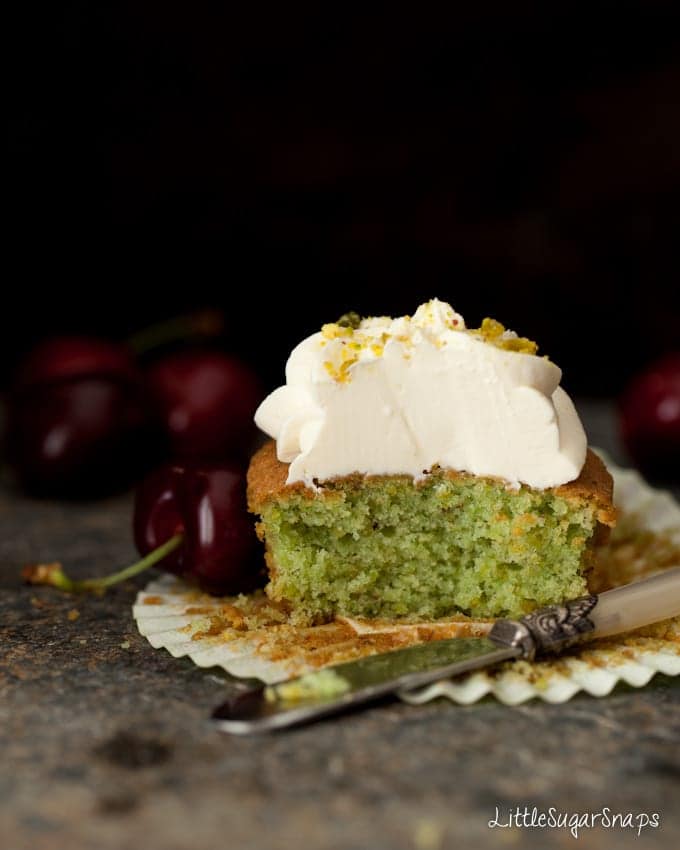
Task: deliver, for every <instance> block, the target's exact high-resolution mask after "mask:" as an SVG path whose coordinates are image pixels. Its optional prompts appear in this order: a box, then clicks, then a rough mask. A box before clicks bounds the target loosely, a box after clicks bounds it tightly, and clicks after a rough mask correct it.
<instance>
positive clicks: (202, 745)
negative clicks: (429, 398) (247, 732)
mask: <svg viewBox="0 0 680 850" xmlns="http://www.w3.org/2000/svg"><path fill="white" fill-rule="evenodd" d="M582 411H583V414H584V418H585V419H586V423H587V426H588V429H589V433H590V435H591V442H592V443H594V444H595V445H601V446H604V447H605V448H609V449H610V450H611V451H613V452H614V454H615V455H616V442H615V438H614V432H613V429H612V427H611V414H610V413H609V412H608V410H606V409H604V408H602V407H600V406H598V405H592V404H590V405H588V404H584V405H583V406H582ZM129 514H130V502H129V499H127V498H121V499H116V500H111V501H106V502H100V503H97V504H88V505H60V504H55V503H39V502H31V501H27V500H19V499H17V498H16V496H14V495H12V494H10V493H8V492H6V491H5V492H3V493H2V495H1V496H0V532H1V536H0V547H1V549H0V553H1V557H0V846H1V847H2V848H3V850H24V848H26V849H28V848H30V850H44V849H46V848H49V850H51V848H55V850H56V848H59V850H61V848H63V850H80V848H96V850H108V849H109V848H116V850H118V848H124V847H125V848H127V847H139V848H144V850H155V849H156V848H158V849H159V850H161V848H162V850H179V849H180V848H196V850H198V848H201V850H203V848H208V849H209V850H212V848H220V849H221V848H225V850H226V849H227V848H230V847H238V848H242V850H247V848H258V849H259V848H262V850H277V848H298V847H300V848H302V847H306V848H336V849H337V850H345V848H346V849H347V850H349V848H356V850H382V849H383V848H385V850H401V848H417V849H418V850H438V848H444V847H454V846H458V844H459V843H460V844H461V846H471V845H474V846H475V847H478V848H486V847H496V846H508V845H516V846H521V847H525V846H526V847H530V848H534V847H535V848H551V847H568V846H575V844H574V841H573V839H572V838H571V836H570V835H569V834H568V831H567V830H566V829H553V830H549V829H540V828H523V829H508V828H501V827H498V828H495V829H490V828H489V826H488V822H489V820H490V819H492V818H493V817H494V816H495V812H496V807H498V808H499V820H500V821H506V820H507V817H508V811H509V809H510V808H514V807H516V806H520V807H522V808H523V807H524V806H528V807H529V809H531V808H533V807H534V806H535V807H537V809H538V810H539V811H540V810H542V811H546V812H547V811H548V809H549V808H550V807H554V808H555V809H556V810H558V811H560V812H565V813H569V814H572V815H573V814H578V813H581V814H587V813H596V812H600V811H601V810H602V809H603V808H604V807H609V809H610V810H611V813H612V814H613V813H615V812H620V813H623V814H626V813H628V812H631V813H634V814H635V813H646V814H648V815H650V816H651V815H652V814H653V813H655V812H658V813H659V814H660V818H661V822H660V826H659V827H658V828H656V829H653V828H651V827H648V828H647V829H644V830H643V832H642V834H641V836H640V837H639V838H638V837H637V835H636V830H635V829H619V828H610V829H603V828H594V829H582V830H581V833H580V838H579V842H578V844H579V845H580V846H584V845H585V846H589V847H590V846H592V847H612V848H614V847H625V846H636V847H658V848H661V847H668V848H671V847H676V846H680V805H679V803H680V679H670V678H666V677H662V676H658V677H656V678H655V679H654V680H653V681H652V683H651V684H650V685H649V686H648V687H646V688H644V689H642V690H637V691H636V690H631V689H628V688H625V687H623V688H620V689H618V690H616V691H615V693H614V694H612V695H611V696H610V697H608V698H606V699H601V700H596V699H593V698H590V697H588V696H579V697H577V698H575V699H573V700H571V701H570V702H568V703H566V704H565V705H561V706H550V705H546V704H543V703H530V704H525V705H523V706H520V707H517V708H508V707H506V706H503V705H499V704H498V703H496V702H495V701H493V700H486V701H483V702H481V703H479V704H477V705H474V706H471V707H467V708H461V707H458V706H454V705H451V704H449V703H447V702H442V701H438V702H435V703H431V704H428V705H424V706H420V707H409V706H405V705H401V704H398V703H394V702H388V703H384V704H382V705H380V706H377V707H375V708H372V709H370V710H367V711H364V712H361V713H357V714H354V715H352V716H349V717H343V718H340V719H337V720H333V721H330V722H325V723H320V724H317V725H315V726H312V727H309V728H303V729H299V730H296V731H291V732H288V733H285V734H278V735H275V736H265V737H252V738H231V737H227V736H225V735H221V734H218V733H217V732H216V731H215V730H214V729H213V728H212V727H211V725H210V722H209V721H208V716H209V713H210V709H211V708H212V707H213V706H214V705H215V704H216V703H217V702H219V701H220V700H221V697H222V696H223V694H224V687H225V686H224V684H223V683H221V682H220V681H219V679H218V677H216V676H215V675H212V674H211V673H210V672H209V671H205V670H200V669H197V668H196V667H194V666H193V665H192V664H191V663H190V662H188V661H186V660H183V661H178V660H175V659H173V658H171V657H170V656H169V655H168V654H167V653H165V652H164V651H154V650H153V649H152V648H151V647H150V646H149V644H148V643H147V642H146V640H145V639H144V638H142V637H140V636H139V635H138V634H137V632H136V629H135V625H134V622H133V620H132V616H131V604H132V601H133V599H134V596H135V593H136V590H137V588H138V587H139V586H141V585H143V584H144V582H145V581H146V579H145V578H144V577H141V578H140V579H139V581H138V583H137V584H134V583H131V584H129V585H127V586H125V587H120V588H116V589H114V590H113V591H112V592H110V593H108V594H107V595H106V596H105V597H103V598H87V599H82V598H78V599H73V598H69V597H67V596H64V595H62V594H60V593H58V592H56V591H55V592H52V591H50V590H49V589H42V588H40V589H36V588H28V587H24V586H22V584H21V583H20V580H19V570H20V568H21V566H22V565H23V564H24V563H27V562H34V561H37V560H54V559H59V560H61V561H63V562H64V563H65V564H66V565H67V566H68V567H69V568H70V569H72V570H73V572H74V573H76V574H81V575H85V574H96V573H98V572H102V573H103V572H106V571H108V570H109V569H110V568H111V567H113V566H115V565H122V564H125V563H126V562H128V561H130V560H131V559H132V557H133V555H134V552H133V547H132V543H131V540H130V533H129V523H130V519H129Z"/></svg>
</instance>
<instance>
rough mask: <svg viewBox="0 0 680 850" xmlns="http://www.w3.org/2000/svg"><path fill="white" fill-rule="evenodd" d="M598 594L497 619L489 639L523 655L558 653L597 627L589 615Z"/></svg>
mask: <svg viewBox="0 0 680 850" xmlns="http://www.w3.org/2000/svg"><path fill="white" fill-rule="evenodd" d="M596 604H597V596H581V597H580V598H579V599H572V600H570V601H569V602H564V603H563V604H561V605H548V606H547V607H546V608H539V609H537V610H536V611H532V612H531V614H527V615H526V616H524V617H521V618H520V619H519V620H497V621H496V622H495V623H494V625H493V628H492V629H491V631H490V632H489V638H490V639H491V640H492V641H493V642H494V643H497V644H499V645H501V646H513V647H518V648H519V649H521V651H522V657H523V658H526V659H528V660H531V659H533V658H534V656H536V655H544V654H546V653H558V652H562V651H563V650H565V649H568V648H569V647H570V646H574V645H575V644H577V643H579V642H580V641H582V640H583V639H584V637H585V636H586V635H587V634H588V632H590V631H592V630H593V628H594V625H593V622H592V620H591V619H590V618H589V616H588V615H589V614H590V612H591V611H592V610H593V608H594V607H595V605H596Z"/></svg>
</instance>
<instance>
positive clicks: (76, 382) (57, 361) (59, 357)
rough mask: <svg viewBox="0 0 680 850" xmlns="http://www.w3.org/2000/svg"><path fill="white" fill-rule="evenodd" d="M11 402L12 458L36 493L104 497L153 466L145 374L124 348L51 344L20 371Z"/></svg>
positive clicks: (72, 341) (69, 341)
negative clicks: (150, 457)
mask: <svg viewBox="0 0 680 850" xmlns="http://www.w3.org/2000/svg"><path fill="white" fill-rule="evenodd" d="M8 402H9V403H8V428H7V449H8V459H9V462H10V465H11V466H12V467H13V469H14V471H15V474H16V476H17V478H18V479H19V481H20V483H21V484H22V485H23V486H24V487H25V489H27V490H28V491H29V492H31V493H35V494H37V495H51V496H60V497H64V496H66V497H85V496H93V495H103V494H106V493H109V492H112V491H114V490H116V489H118V488H120V487H123V486H126V485H127V484H129V483H130V482H131V481H132V480H133V478H134V477H136V475H137V474H138V471H139V468H140V464H141V468H142V469H143V468H144V464H148V461H149V451H148V446H147V441H146V437H147V431H146V429H147V423H148V412H147V404H146V400H145V394H144V390H143V386H142V380H141V377H140V376H139V374H138V373H137V372H136V370H135V366H134V363H133V361H132V360H131V358H130V355H129V354H128V353H127V351H126V350H125V349H124V348H123V347H121V346H118V345H115V344H113V343H107V342H105V341H102V340H96V339H94V340H93V339H88V338H61V339H55V340H50V341H48V342H45V343H43V344H42V345H40V346H38V347H37V348H36V349H34V350H33V351H32V352H31V353H30V354H29V355H28V357H27V358H26V360H25V361H24V363H23V365H22V366H21V367H20V369H19V370H18V373H17V376H16V380H15V382H14V385H13V388H12V390H11V391H10V394H9V398H8Z"/></svg>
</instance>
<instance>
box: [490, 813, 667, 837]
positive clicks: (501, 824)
mask: <svg viewBox="0 0 680 850" xmlns="http://www.w3.org/2000/svg"><path fill="white" fill-rule="evenodd" d="M488 826H489V829H512V828H514V829H566V830H568V831H569V833H570V834H571V836H572V838H578V837H579V835H580V833H581V831H582V830H588V829H596V828H598V827H599V828H601V829H625V830H632V831H634V832H635V833H636V834H637V836H638V837H639V836H640V835H641V834H642V832H643V831H644V830H646V829H658V828H659V826H661V815H660V814H659V812H615V811H613V810H612V809H610V808H609V807H608V806H604V808H602V809H600V810H599V811H597V812H563V811H561V810H560V809H556V808H555V807H554V806H551V807H550V808H548V809H539V808H538V807H537V806H515V807H514V808H512V807H511V808H507V809H503V808H501V807H500V806H496V811H495V813H494V816H493V817H492V818H491V820H490V821H489V822H488Z"/></svg>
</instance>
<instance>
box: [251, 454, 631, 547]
mask: <svg viewBox="0 0 680 850" xmlns="http://www.w3.org/2000/svg"><path fill="white" fill-rule="evenodd" d="M443 472H444V474H445V475H447V476H448V477H450V478H458V477H465V476H466V475H467V473H464V472H456V471H455V470H452V469H445V470H443ZM287 477H288V464H287V463H282V462H281V461H280V460H279V459H278V458H277V457H276V443H275V441H274V440H269V441H268V442H267V443H265V444H264V445H263V446H262V448H260V449H259V450H258V451H257V452H256V453H255V454H254V455H253V457H252V459H251V461H250V466H249V468H248V509H249V510H250V511H251V512H252V513H261V511H262V508H263V506H264V505H266V504H267V502H270V501H272V500H275V499H279V498H281V497H285V496H287V495H290V494H292V493H299V494H300V495H304V496H308V497H309V498H310V499H313V498H316V497H317V494H316V493H315V492H314V491H313V490H311V489H310V488H309V487H306V486H305V484H304V483H303V482H301V481H297V482H295V483H294V484H286V478H287ZM386 477H394V476H382V475H374V476H371V480H374V481H375V480H380V479H381V478H386ZM363 478H364V476H362V475H360V474H358V473H355V474H352V475H347V476H342V477H339V478H334V479H332V480H333V482H334V483H339V484H343V483H348V484H349V483H351V482H356V483H359V481H360V480H362V479H363ZM551 489H552V490H553V491H554V492H555V493H557V494H558V495H559V496H562V497H563V498H565V499H574V500H581V499H583V500H586V501H589V502H594V503H595V504H596V505H597V508H598V514H597V518H598V521H599V522H600V523H601V524H602V525H605V526H613V525H615V524H616V509H615V508H614V506H613V504H612V494H613V481H612V477H611V475H610V474H609V472H608V471H607V468H606V466H605V465H604V463H603V462H602V461H601V460H600V458H599V457H598V456H597V455H596V454H595V453H594V452H592V451H591V450H590V449H588V452H587V454H586V462H585V463H584V465H583V469H582V470H581V474H580V475H579V477H578V478H576V479H575V480H574V481H570V482H569V483H568V484H562V485H560V486H559V487H554V488H551ZM598 542H599V541H598Z"/></svg>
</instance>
